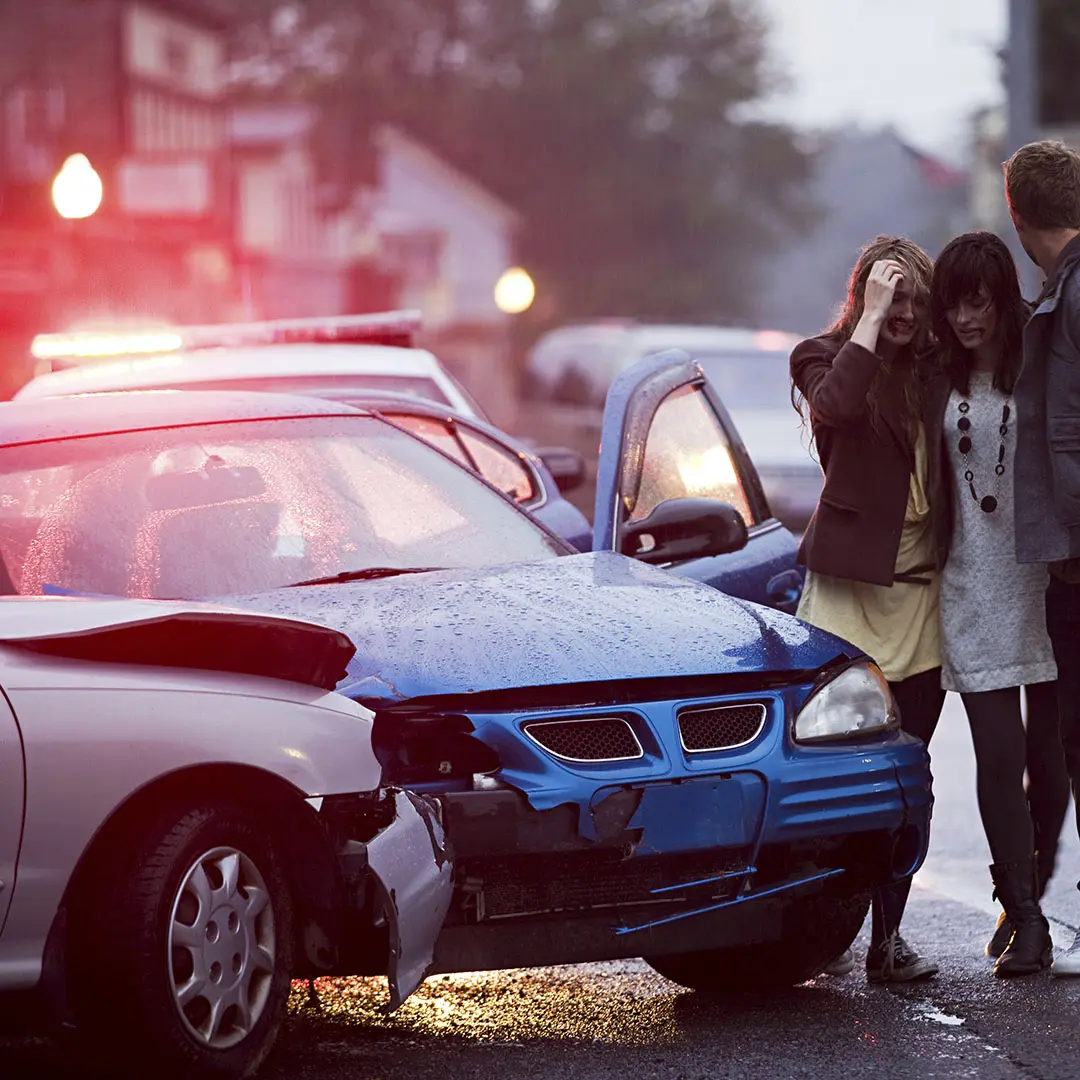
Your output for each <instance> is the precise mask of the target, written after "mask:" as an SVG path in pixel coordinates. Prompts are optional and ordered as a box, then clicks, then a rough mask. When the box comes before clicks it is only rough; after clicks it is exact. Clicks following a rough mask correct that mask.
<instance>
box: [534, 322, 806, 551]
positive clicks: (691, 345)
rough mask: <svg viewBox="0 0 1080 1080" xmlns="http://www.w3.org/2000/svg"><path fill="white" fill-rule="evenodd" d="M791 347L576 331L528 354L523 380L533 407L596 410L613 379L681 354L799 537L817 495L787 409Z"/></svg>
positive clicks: (665, 329)
mask: <svg viewBox="0 0 1080 1080" xmlns="http://www.w3.org/2000/svg"><path fill="white" fill-rule="evenodd" d="M799 340H800V338H799V337H798V335H795V334H788V333H784V332H782V331H776V330H750V329H744V328H741V327H730V326H691V325H662V324H655V325H654V324H648V323H637V322H625V321H618V320H616V321H610V322H598V323H583V324H580V325H573V326H564V327H560V328H559V329H557V330H552V331H550V332H548V333H547V334H545V335H543V336H542V337H541V338H540V339H539V340H538V341H537V343H536V345H535V346H534V347H533V349H532V351H531V353H530V354H529V358H528V362H527V368H526V378H527V382H528V387H529V394H530V397H531V398H532V400H534V401H549V402H558V403H562V404H567V405H579V406H587V407H592V408H596V409H599V408H600V407H602V406H603V402H604V397H605V395H606V394H607V390H608V387H609V386H610V385H611V382H612V380H613V379H614V378H615V376H616V375H618V374H619V372H621V371H624V370H625V369H626V368H628V367H629V366H630V365H631V364H634V363H636V362H637V361H638V360H640V359H641V358H642V357H644V356H649V355H652V354H654V353H657V352H660V351H661V350H664V349H681V350H683V351H684V352H687V353H689V354H690V356H692V357H693V358H694V359H695V360H696V361H697V362H698V363H699V364H700V365H701V369H702V371H704V372H705V376H706V377H707V378H708V380H709V382H710V383H712V385H713V387H714V388H715V390H716V392H717V394H718V395H719V396H720V399H721V400H722V401H723V403H724V405H725V407H726V408H727V410H728V413H729V414H730V415H731V418H732V420H733V421H734V423H735V427H736V428H737V429H738V432H739V435H740V436H741V437H742V440H743V442H744V443H745V445H746V449H747V450H748V451H749V454H750V457H751V459H752V460H753V462H754V465H755V466H756V468H757V472H758V476H759V477H760V478H761V484H762V487H763V488H764V489H765V495H766V497H767V498H768V500H769V506H770V508H771V509H772V511H773V513H774V514H775V515H776V517H777V518H779V519H780V520H781V521H782V522H783V523H784V524H785V525H787V526H788V527H789V528H791V529H793V530H796V531H798V530H801V529H802V528H803V527H805V525H806V523H807V522H808V521H809V520H810V515H811V514H812V513H813V511H814V507H815V506H816V505H817V500H818V495H819V494H820V493H821V485H822V474H821V468H820V466H819V465H818V462H817V461H816V459H815V458H814V456H813V455H812V454H811V452H810V431H809V425H806V424H803V422H802V421H801V420H800V418H799V416H798V414H797V413H796V412H795V409H794V408H793V407H792V402H791V377H790V375H789V373H788V357H789V356H790V355H791V350H792V349H793V348H794V347H795V345H796V344H797V343H798V342H799Z"/></svg>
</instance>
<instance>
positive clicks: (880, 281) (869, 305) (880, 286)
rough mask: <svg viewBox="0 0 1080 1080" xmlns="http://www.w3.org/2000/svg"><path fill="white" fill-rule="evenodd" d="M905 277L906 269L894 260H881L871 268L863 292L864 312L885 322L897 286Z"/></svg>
mask: <svg viewBox="0 0 1080 1080" xmlns="http://www.w3.org/2000/svg"><path fill="white" fill-rule="evenodd" d="M903 276H904V268H903V267H902V266H901V265H900V264H899V263H898V262H896V261H894V260H893V259H879V260H878V261H877V262H876V263H874V265H873V266H872V267H871V268H870V276H869V277H868V278H867V279H866V289H865V291H864V292H863V311H864V312H865V313H866V314H867V315H869V316H871V317H872V318H876V319H877V320H878V321H879V322H884V321H885V319H886V317H887V316H888V314H889V308H890V307H891V306H892V302H893V294H894V293H895V292H896V286H897V285H898V284H899V283H900V281H901V279H902V278H903Z"/></svg>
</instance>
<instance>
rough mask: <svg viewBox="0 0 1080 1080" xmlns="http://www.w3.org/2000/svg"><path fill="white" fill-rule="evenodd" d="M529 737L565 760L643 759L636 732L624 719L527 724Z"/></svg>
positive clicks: (619, 717) (552, 721)
mask: <svg viewBox="0 0 1080 1080" xmlns="http://www.w3.org/2000/svg"><path fill="white" fill-rule="evenodd" d="M523 730H524V732H525V734H526V735H528V736H529V738H530V739H532V741H533V742H535V743H536V744H537V745H538V746H542V747H543V748H544V749H545V750H546V751H547V752H548V753H549V754H553V755H554V756H555V757H557V758H561V759H562V760H563V761H575V762H598V761H636V760H637V759H638V758H640V757H642V756H643V752H642V749H641V743H640V742H638V737H637V736H636V735H635V734H634V729H633V728H632V727H631V726H630V725H629V724H628V723H627V722H626V721H625V720H624V719H623V718H622V717H621V716H596V717H592V716H590V717H585V718H583V719H580V720H578V719H573V720H540V721H535V722H533V723H530V724H526V725H525V726H524V728H523Z"/></svg>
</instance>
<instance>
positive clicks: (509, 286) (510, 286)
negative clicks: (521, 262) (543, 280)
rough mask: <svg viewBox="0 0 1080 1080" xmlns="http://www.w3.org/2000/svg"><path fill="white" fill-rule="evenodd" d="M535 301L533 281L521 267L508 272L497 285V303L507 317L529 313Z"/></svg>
mask: <svg viewBox="0 0 1080 1080" xmlns="http://www.w3.org/2000/svg"><path fill="white" fill-rule="evenodd" d="M535 299H536V286H535V285H534V284H533V279H532V278H531V277H529V274H528V272H527V271H525V270H522V269H521V267H520V266H515V267H513V268H511V269H510V270H507V271H506V273H504V274H503V276H502V277H501V278H499V280H498V282H497V283H496V285H495V303H496V304H497V305H498V308H499V310H500V311H501V312H503V313H504V314H506V315H520V314H521V313H522V312H523V311H528V310H529V308H530V307H532V302H533V300H535Z"/></svg>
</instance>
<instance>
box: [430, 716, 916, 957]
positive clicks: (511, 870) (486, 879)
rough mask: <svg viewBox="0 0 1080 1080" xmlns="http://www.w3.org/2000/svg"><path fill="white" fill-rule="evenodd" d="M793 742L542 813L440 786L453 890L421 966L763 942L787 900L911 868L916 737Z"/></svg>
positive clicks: (513, 795) (519, 800) (854, 886)
mask: <svg viewBox="0 0 1080 1080" xmlns="http://www.w3.org/2000/svg"><path fill="white" fill-rule="evenodd" d="M796 753H797V760H790V759H789V760H786V761H777V760H775V759H774V758H772V757H770V756H767V757H766V758H764V759H759V760H758V761H757V762H756V764H755V767H754V768H744V769H733V770H732V771H730V772H725V773H718V774H713V775H709V776H699V777H693V778H678V779H673V780H668V781H653V782H648V783H644V784H633V783H628V784H625V785H621V786H620V785H600V786H597V787H595V789H594V791H593V794H592V796H591V797H590V798H589V800H588V802H587V803H585V804H584V805H582V804H581V803H565V804H561V805H558V806H555V807H551V808H549V809H544V810H538V809H536V808H534V807H533V806H532V805H530V803H529V800H528V799H526V798H525V796H523V795H522V793H520V792H517V791H514V790H511V789H502V790H494V791H475V792H458V793H446V794H444V795H442V796H441V797H440V802H441V804H442V814H443V821H444V824H445V826H446V832H447V837H448V842H449V843H450V845H451V848H452V850H453V852H454V859H455V877H456V886H455V895H454V900H453V903H452V905H451V907H450V910H449V912H448V916H447V921H446V925H445V927H444V929H443V932H442V934H441V935H440V938H439V942H438V945H437V947H436V955H435V965H434V968H433V970H435V971H463V970H476V969H487V968H500V967H517V966H530V965H538V964H554V963H573V962H582V961H593V960H602V959H617V958H622V957H631V956H640V955H642V954H643V953H650V954H653V953H658V952H668V951H670V952H677V951H685V950H688V949H693V948H724V947H727V946H737V945H746V944H750V943H754V942H764V941H769V940H775V939H776V937H777V936H778V935H779V932H780V927H781V925H782V919H781V918H780V915H781V913H782V912H783V910H784V909H785V907H787V906H788V905H790V904H792V903H798V902H799V900H800V898H802V897H809V896H812V895H814V894H816V893H819V892H821V891H822V890H832V891H835V892H838V893H843V894H846V895H851V894H854V893H856V892H862V891H869V890H871V889H873V888H874V887H876V886H878V885H882V884H885V883H887V882H890V881H894V880H897V879H899V878H902V877H906V876H907V875H909V874H911V873H913V872H914V871H915V870H916V869H917V868H918V866H919V865H920V864H921V862H922V859H923V858H924V856H925V853H926V848H927V844H928V841H929V825H930V815H931V807H932V802H933V800H932V795H931V791H930V775H929V769H928V764H927V757H926V752H925V749H924V748H923V747H922V745H921V744H920V743H918V742H916V741H915V740H912V739H909V738H908V737H906V736H897V737H895V738H892V739H888V740H884V741H882V742H881V743H880V744H879V745H878V746H877V747H874V748H869V749H867V750H866V751H865V752H864V753H861V754H852V753H851V751H850V748H847V749H845V750H843V751H836V750H835V749H834V750H832V751H828V750H824V751H817V750H815V751H809V752H805V751H802V750H799V751H797V752H796Z"/></svg>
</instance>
